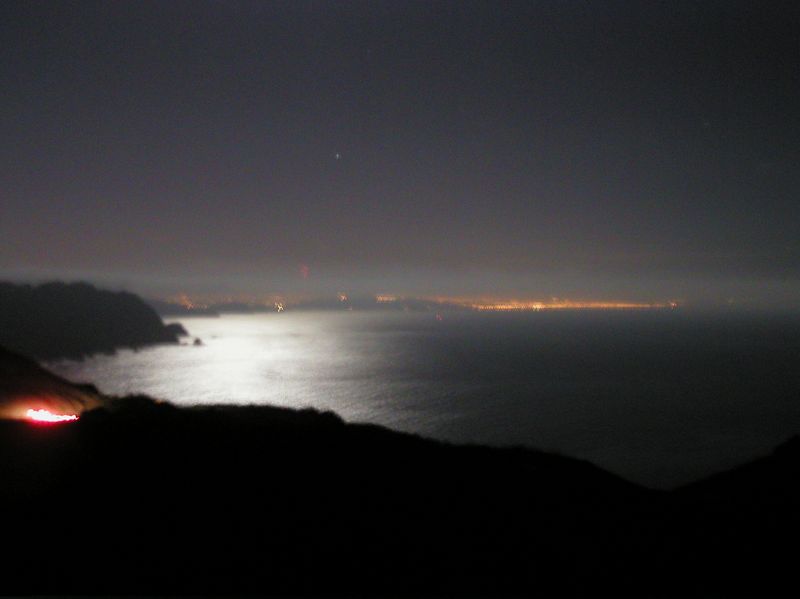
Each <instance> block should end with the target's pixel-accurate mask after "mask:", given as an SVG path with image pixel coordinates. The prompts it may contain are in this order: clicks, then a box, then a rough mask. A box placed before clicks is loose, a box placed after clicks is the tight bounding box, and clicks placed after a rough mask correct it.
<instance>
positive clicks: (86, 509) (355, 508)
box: [0, 354, 800, 596]
mask: <svg viewBox="0 0 800 599" xmlns="http://www.w3.org/2000/svg"><path fill="white" fill-rule="evenodd" d="M4 356H5V358H4ZM4 360H6V361H9V360H10V361H12V362H13V361H15V360H16V361H19V360H22V361H24V358H19V357H18V356H12V357H10V358H9V357H8V355H7V354H0V365H1V364H2V363H3V361H4ZM8 372H24V373H25V377H27V378H26V380H27V384H28V385H29V390H33V391H34V395H35V391H36V389H35V384H36V380H37V376H39V375H37V374H36V373H35V372H34V371H32V370H30V369H25V368H21V367H18V368H17V370H16V371H14V370H9V371H8ZM42 372H44V371H42ZM11 376H12V377H13V376H15V375H11ZM41 377H42V378H41V381H42V383H41V384H42V387H41V389H45V388H47V385H48V384H49V382H48V381H50V379H49V378H48V377H47V375H46V373H45V374H42V375H41ZM61 383H63V384H64V385H69V384H68V383H66V382H64V381H61ZM4 388H13V385H11V384H10V383H8V382H7V383H6V387H4ZM0 391H2V389H0ZM2 400H3V397H2V394H1V393H0V403H2ZM100 400H101V401H102V402H103V407H100V408H97V409H94V410H90V411H87V412H84V413H83V415H82V417H81V419H80V420H79V421H78V422H75V423H65V424H59V425H36V424H33V423H29V422H25V421H19V420H0V483H1V484H0V514H2V523H1V524H0V538H2V540H3V547H4V557H3V559H2V561H0V595H8V594H90V593H91V594H165V593H166V594H210V593H220V594H231V593H233V594H272V595H294V594H307V595H316V596H319V595H331V594H346V595H354V594H361V595H364V594H365V595H379V596H389V595H392V596H397V595H425V596H431V595H473V594H480V595H500V594H505V595H537V594H541V595H548V596H552V595H561V594H581V595H587V594H589V595H597V594H609V595H618V594H630V595H635V596H647V595H670V596H675V595H678V596H686V595H692V594H701V595H734V594H750V595H763V594H795V591H796V590H797V585H796V582H795V576H794V569H793V567H794V558H795V549H794V545H795V542H796V539H797V533H798V532H800V531H799V530H798V529H799V528H800V523H799V522H798V515H797V506H798V505H800V484H799V483H798V472H799V471H800V470H799V469H800V448H799V447H798V445H800V443H798V441H797V440H793V441H790V442H788V443H787V444H785V445H784V446H782V447H781V448H780V449H779V450H778V451H776V453H775V454H774V455H773V456H770V457H766V458H762V459H760V460H757V461H756V462H753V463H752V464H750V465H747V466H744V467H742V468H740V469H737V470H735V471H732V472H728V473H724V474H722V475H718V476H715V477H711V478H709V479H707V480H705V481H701V482H698V483H696V484H694V485H690V486H688V487H686V488H683V489H679V490H677V491H673V492H669V493H667V492H653V491H648V490H646V489H644V488H641V487H639V486H636V485H633V484H630V483H628V482H626V481H624V480H621V479H619V478H618V477H615V476H613V475H611V474H609V473H607V472H604V471H602V470H600V469H598V468H596V467H594V466H592V465H591V464H588V463H586V462H581V461H578V460H573V459H570V458H566V457H560V456H556V455H551V454H546V453H542V452H537V451H533V450H526V449H491V448H486V447H471V446H452V445H448V444H443V443H438V442H435V441H430V440H426V439H423V438H420V437H416V436H413V435H408V434H401V433H396V432H392V431H389V430H387V429H384V428H380V427H376V426H369V425H356V424H346V423H344V422H343V421H342V420H341V419H339V418H338V417H337V416H335V415H334V414H331V413H318V412H315V411H312V410H306V411H294V410H286V409H279V408H271V407H238V408H237V407H206V408H191V409H187V408H183V409H179V408H176V407H174V406H171V405H169V404H165V403H157V402H154V401H152V400H150V399H147V398H143V397H130V398H126V399H123V400H110V399H108V398H100ZM785 541H788V544H787V543H784V542H785Z"/></svg>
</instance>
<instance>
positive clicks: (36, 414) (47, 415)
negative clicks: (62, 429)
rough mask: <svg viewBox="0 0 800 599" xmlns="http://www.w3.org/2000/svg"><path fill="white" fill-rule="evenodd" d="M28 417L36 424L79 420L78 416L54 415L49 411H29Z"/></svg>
mask: <svg viewBox="0 0 800 599" xmlns="http://www.w3.org/2000/svg"><path fill="white" fill-rule="evenodd" d="M25 414H26V416H28V418H30V419H31V420H35V421H36V422H71V421H73V420H77V419H78V416H77V415H76V414H53V413H52V412H50V411H49V410H33V409H31V410H28V411H27V412H26V413H25Z"/></svg>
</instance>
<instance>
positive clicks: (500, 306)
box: [428, 297, 678, 312]
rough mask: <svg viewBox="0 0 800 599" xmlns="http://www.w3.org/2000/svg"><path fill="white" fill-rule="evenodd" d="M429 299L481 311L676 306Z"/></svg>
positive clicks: (667, 305)
mask: <svg viewBox="0 0 800 599" xmlns="http://www.w3.org/2000/svg"><path fill="white" fill-rule="evenodd" d="M428 299H430V300H431V301H434V302H437V303H442V304H454V305H456V306H460V307H462V308H468V309H471V310H477V311H480V312H483V311H498V312H509V311H515V312H516V311H520V312H521V311H533V312H538V311H540V310H648V309H649V310H657V309H664V308H672V309H675V308H677V306H678V304H677V303H676V302H663V303H642V302H629V301H573V300H567V299H559V298H553V299H551V300H550V301H529V300H513V299H497V300H495V299H472V298H460V297H432V298H428Z"/></svg>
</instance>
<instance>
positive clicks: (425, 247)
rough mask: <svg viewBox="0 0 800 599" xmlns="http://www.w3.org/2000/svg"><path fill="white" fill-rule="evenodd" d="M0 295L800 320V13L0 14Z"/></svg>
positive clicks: (621, 5)
mask: <svg viewBox="0 0 800 599" xmlns="http://www.w3.org/2000/svg"><path fill="white" fill-rule="evenodd" d="M0 51H1V52H2V53H1V54H0V56H1V57H2V60H0V152H2V159H0V276H2V277H3V278H6V279H12V280H46V279H54V278H58V279H64V280H77V279H88V280H91V281H93V282H96V283H100V284H104V285H106V286H112V287H124V288H128V289H131V290H134V291H139V292H142V293H145V294H150V295H153V294H164V295H166V294H171V293H176V292H179V291H188V292H192V293H210V294H223V293H229V292H230V293H240V292H246V293H262V292H282V293H323V292H324V293H328V292H334V291H340V290H344V291H347V292H365V293H366V292H370V293H373V292H374V293H378V292H392V293H401V294H421V295H425V294H450V295H470V294H471V295H476V294H481V295H492V296H503V297H523V296H524V297H532V298H540V297H550V296H554V295H555V296H562V297H563V296H567V297H570V298H572V297H574V298H582V299H598V298H599V299H602V298H613V299H636V300H662V299H681V300H684V301H686V302H689V303H691V302H709V301H710V302H720V303H725V302H729V301H730V300H732V301H734V302H741V303H744V304H749V305H790V304H792V303H794V302H796V301H797V300H800V198H798V188H800V66H799V65H800V3H797V2H787V3H782V2H778V1H772V0H771V1H769V2H746V3H741V2H733V1H730V0H727V1H724V2H696V3H688V2H672V1H670V2H644V1H637V2H606V1H591V2H579V1H568V2H567V1H564V2H501V1H492V2H485V3H484V2H466V1H463V0H459V1H455V2H407V1H402V2H400V1H398V2H382V1H373V2H365V3H362V2H299V1H291V2H233V1H230V0H224V1H219V2H202V1H198V0H192V1H191V2H178V1H173V0H170V1H164V2H104V3H94V2H89V1H85V0H80V1H76V2H21V3H17V2H9V1H6V2H3V3H2V4H0Z"/></svg>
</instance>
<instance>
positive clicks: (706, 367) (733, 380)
mask: <svg viewBox="0 0 800 599" xmlns="http://www.w3.org/2000/svg"><path fill="white" fill-rule="evenodd" d="M179 321H180V322H181V323H182V324H183V325H184V326H185V328H186V329H187V330H188V331H189V333H190V334H191V336H192V337H193V338H194V337H198V338H200V339H201V340H202V342H203V344H202V345H199V346H195V345H193V344H192V343H191V341H192V339H191V338H190V339H188V340H187V343H186V344H184V345H163V346H155V347H151V348H147V349H143V350H139V351H130V350H124V351H119V352H118V353H116V354H115V355H110V356H109V355H100V356H94V357H91V358H88V359H85V360H83V361H70V360H62V361H57V362H51V363H48V364H47V366H48V367H49V368H51V369H52V370H54V371H55V372H57V373H58V374H60V375H62V376H65V377H66V378H68V379H70V380H73V381H78V382H91V383H94V384H95V385H97V387H98V388H99V389H100V390H101V391H103V392H105V393H109V394H115V395H122V394H129V393H145V394H148V395H151V396H153V397H157V398H161V399H166V400H169V401H171V402H173V403H175V404H178V405H194V404H212V403H224V404H271V405H279V406H288V407H293V408H302V407H313V408H316V409H319V410H332V411H334V412H336V413H337V414H339V415H340V416H342V417H343V418H344V419H345V420H347V421H351V422H370V423H376V424H381V425H384V426H387V427H389V428H392V429H396V430H401V431H407V432H412V433H418V434H421V435H425V436H428V437H433V438H436V439H441V440H446V441H451V442H458V443H481V444H490V445H497V446H512V445H515V446H519V445H522V446H527V447H532V448H538V449H543V450H548V451H555V452H558V453H562V454H565V455H569V456H573V457H577V458H582V459H586V460H589V461H591V462H593V463H595V464H597V465H598V466H601V467H603V468H606V469H608V470H610V471H612V472H614V473H616V474H618V475H620V476H623V477H625V478H627V479H629V480H632V481H635V482H638V483H642V484H645V485H648V486H651V487H655V488H672V487H675V486H677V485H680V484H684V483H687V482H690V481H692V480H695V479H698V478H700V477H703V476H706V475H708V474H711V473H713V472H716V471H719V470H723V469H726V468H730V467H733V466H735V465H737V464H740V463H743V462H746V461H748V460H750V459H752V458H755V457H757V456H760V455H764V454H766V453H769V452H770V451H771V450H772V449H773V448H774V447H775V446H776V445H777V444H779V443H781V442H782V441H784V440H786V439H787V438H788V437H790V436H791V435H793V434H797V433H799V432H800V319H798V318H794V317H786V316H783V317H778V316H766V315H757V314H737V313H721V314H719V313H718V314H708V313H705V314H695V313H690V312H686V311H684V310H655V311H649V310H648V311H541V312H526V313H475V312H452V313H444V314H443V315H441V320H439V319H437V317H436V316H435V314H433V313H429V312H384V311H381V312H332V311H329V312H321V311H320V312H305V311H286V312H283V313H267V314H251V315H223V316H221V317H219V318H200V317H193V318H184V319H179ZM169 322H175V320H170V321H169ZM142 442H143V443H146V442H147V440H146V435H143V438H142Z"/></svg>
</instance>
